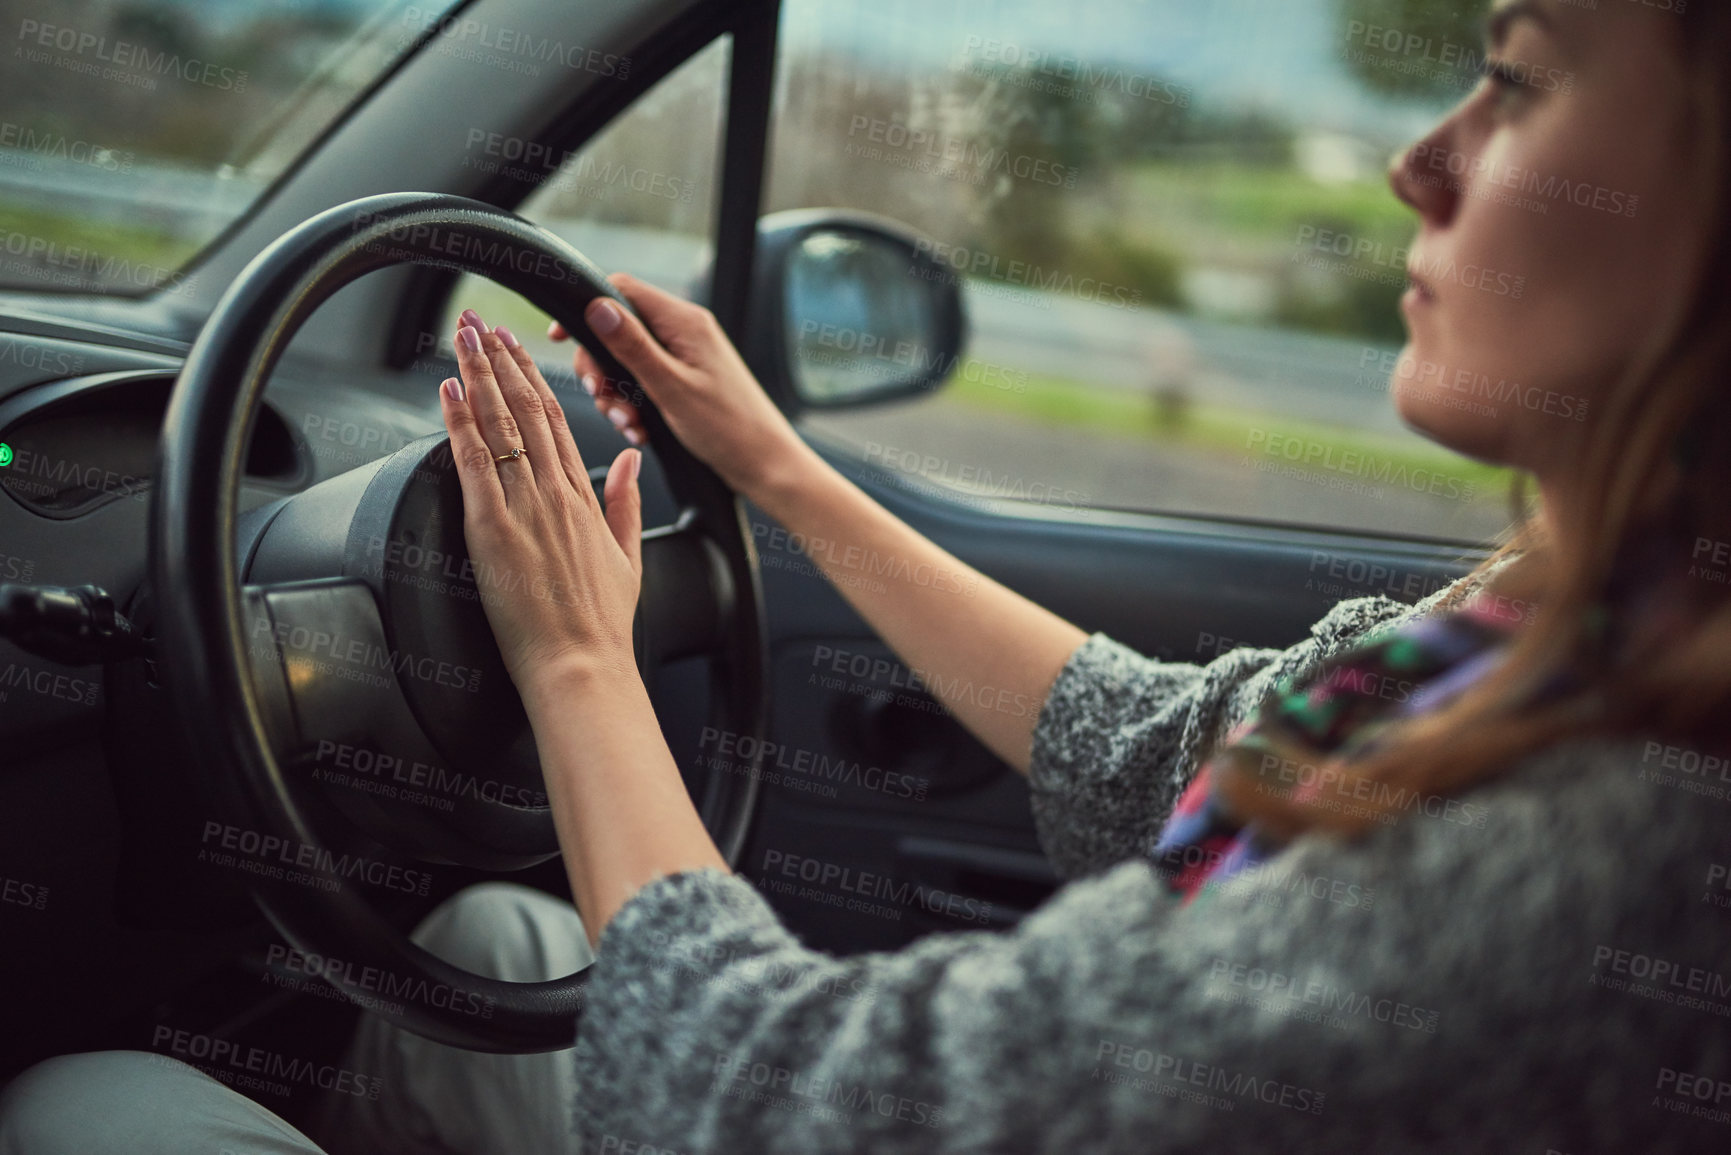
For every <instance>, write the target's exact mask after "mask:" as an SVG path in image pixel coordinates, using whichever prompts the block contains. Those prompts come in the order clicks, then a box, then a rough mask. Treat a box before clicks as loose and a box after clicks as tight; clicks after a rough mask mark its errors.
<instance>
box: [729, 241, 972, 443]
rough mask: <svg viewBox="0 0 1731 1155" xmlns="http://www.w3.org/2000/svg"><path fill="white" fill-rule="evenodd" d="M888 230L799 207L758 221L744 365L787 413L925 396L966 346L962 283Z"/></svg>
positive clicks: (927, 248)
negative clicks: (749, 367)
mask: <svg viewBox="0 0 1731 1155" xmlns="http://www.w3.org/2000/svg"><path fill="white" fill-rule="evenodd" d="M931 250H932V246H931V245H930V244H929V243H927V242H926V241H924V239H923V238H921V237H920V236H919V234H917V233H915V232H914V231H913V230H911V229H908V228H907V227H905V226H903V225H900V224H898V223H896V222H894V221H891V220H887V219H885V218H882V217H876V216H871V215H868V214H865V213H856V212H850V211H846V210H842V209H800V210H796V211H793V212H783V213H775V214H773V215H771V216H767V217H764V218H763V219H762V220H761V221H760V222H758V235H757V260H756V267H755V273H754V276H753V285H752V303H751V312H750V319H749V322H748V329H747V334H746V341H745V349H744V354H745V359H746V362H747V363H748V364H749V365H750V366H751V369H752V371H753V372H754V373H756V374H757V376H758V380H760V381H762V382H763V384H764V386H765V387H766V388H767V389H768V390H769V392H770V396H772V397H774V398H775V399H776V400H777V401H778V402H780V403H781V405H782V407H783V409H784V410H785V411H787V412H788V413H789V414H790V415H791V414H792V413H795V412H798V411H799V410H802V409H845V408H850V407H853V406H860V405H874V404H877V403H879V402H882V401H890V400H894V399H896V398H899V397H907V396H911V395H913V394H917V393H926V392H930V391H931V390H933V389H936V388H937V387H938V386H940V385H942V384H943V383H944V381H946V380H947V379H948V378H949V377H950V375H951V374H952V373H953V372H954V371H955V370H956V368H957V366H958V364H959V363H960V360H961V356H962V352H963V350H964V349H965V347H966V345H967V318H966V315H965V312H964V310H963V308H962V293H961V285H960V278H959V276H958V274H957V273H956V272H955V270H954V269H952V268H950V267H949V266H948V265H946V264H944V263H943V262H941V261H939V260H937V259H936V258H934V257H933V256H932V255H931Z"/></svg>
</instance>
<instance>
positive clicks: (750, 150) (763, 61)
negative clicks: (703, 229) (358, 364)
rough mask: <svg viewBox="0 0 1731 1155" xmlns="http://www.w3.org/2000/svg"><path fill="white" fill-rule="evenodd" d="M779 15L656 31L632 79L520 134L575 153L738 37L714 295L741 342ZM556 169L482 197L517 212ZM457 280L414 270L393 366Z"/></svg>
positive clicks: (403, 297)
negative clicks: (666, 82) (689, 65)
mask: <svg viewBox="0 0 1731 1155" xmlns="http://www.w3.org/2000/svg"><path fill="white" fill-rule="evenodd" d="M780 21H781V0H735V2H733V3H722V2H718V3H715V4H710V5H704V6H701V7H699V8H697V9H695V10H693V11H691V12H689V13H687V14H686V15H685V16H684V17H682V18H679V19H676V20H674V21H671V22H669V23H668V24H665V25H662V26H661V27H659V28H656V29H655V30H654V31H653V32H652V33H651V34H650V36H649V37H648V39H647V40H646V41H645V43H644V45H643V46H642V49H641V50H640V51H639V50H634V51H633V52H632V57H631V59H632V70H631V77H630V79H629V80H628V81H626V83H624V84H620V85H610V86H604V87H603V88H601V89H591V90H589V91H588V92H586V93H584V94H583V95H581V96H579V97H577V98H576V99H574V100H573V101H572V102H570V103H569V104H567V105H564V106H561V107H559V108H556V109H552V110H550V111H549V112H547V113H546V114H545V115H544V116H543V121H542V123H541V124H540V125H536V126H525V131H523V132H521V133H520V135H521V136H522V137H523V138H524V139H525V140H526V141H529V142H532V143H535V144H539V145H542V146H544V147H546V148H547V149H548V150H549V154H550V155H563V154H565V153H568V152H576V151H577V150H579V149H581V148H582V147H583V146H584V145H585V144H587V143H588V142H589V140H590V139H592V138H593V137H594V136H596V135H597V134H598V133H600V132H601V130H603V129H604V128H606V127H607V126H608V124H610V123H611V122H612V121H613V120H614V118H615V117H617V116H619V115H620V114H621V113H623V112H624V111H625V110H626V109H628V108H630V107H631V106H632V105H634V104H635V103H636V102H637V101H638V99H640V98H641V97H642V96H643V95H644V94H645V93H647V92H648V91H649V90H650V89H652V88H654V87H655V86H656V85H657V84H659V83H660V82H661V81H662V80H663V79H665V78H666V77H667V76H669V75H670V74H672V73H673V72H675V71H677V70H678V69H679V68H680V67H681V66H683V65H684V64H685V63H686V62H688V61H689V60H691V59H692V58H693V57H695V56H696V55H697V54H698V53H700V52H702V51H703V50H704V49H706V48H708V47H709V46H710V45H711V44H713V43H714V42H715V41H716V40H718V39H719V38H721V37H722V36H727V35H731V36H732V37H733V45H732V49H731V53H730V56H729V60H728V71H727V95H726V103H725V105H724V107H723V110H722V137H721V141H720V143H719V147H718V149H717V155H718V157H719V161H720V163H719V172H718V173H717V174H716V180H717V182H718V184H719V188H718V190H717V196H716V198H715V220H714V223H713V232H714V237H715V261H714V263H713V265H712V267H711V271H710V279H709V285H708V293H709V301H710V302H711V305H710V307H711V310H712V311H713V312H714V313H715V315H716V318H717V319H718V320H719V321H720V322H721V325H722V328H723V329H724V330H725V331H726V332H727V334H728V336H729V337H730V338H732V339H733V340H734V342H735V343H736V344H737V343H738V341H739V340H740V338H741V336H742V330H743V327H744V325H745V319H746V306H747V303H748V300H749V294H750V291H751V274H752V266H753V262H754V260H755V257H756V249H757V218H758V216H759V214H760V212H761V206H762V201H763V189H764V184H765V176H766V171H765V170H766V165H767V162H768V155H769V143H768V137H769V127H770V112H771V104H772V99H773V94H774V84H775V69H774V65H775V53H776V37H777V33H778V30H779V27H780ZM555 175H556V174H555V173H546V174H544V175H543V176H542V177H541V179H540V180H537V181H535V182H533V183H528V182H524V181H521V180H518V179H513V178H509V177H506V176H503V175H499V176H495V177H493V178H491V179H489V180H488V181H487V182H485V183H484V184H483V185H482V187H481V189H480V190H479V191H478V192H476V193H475V194H474V195H475V197H476V199H478V200H484V201H486V202H487V203H488V204H492V205H496V206H498V207H499V208H503V209H511V210H515V209H516V208H517V207H518V206H519V205H521V204H522V203H523V202H524V201H525V200H527V199H528V198H529V197H531V196H533V195H534V194H535V192H536V191H537V190H538V189H539V188H540V187H541V183H542V181H545V180H549V179H552V178H553V177H554V176H555ZM457 280H458V277H457V274H455V273H454V272H452V271H451V270H448V269H439V268H434V267H431V266H416V267H415V269H414V272H413V274H412V275H411V276H410V278H409V280H408V283H407V284H406V285H405V286H404V288H403V291H402V293H401V294H400V296H399V298H398V305H397V313H396V316H395V317H393V318H392V321H391V324H390V327H389V329H388V332H390V333H391V334H392V339H391V342H390V344H389V345H388V346H387V348H386V350H385V364H386V365H387V366H388V367H390V368H396V369H401V368H403V367H406V366H408V365H409V364H411V363H412V362H413V361H414V360H415V358H416V356H417V355H418V350H417V349H416V347H415V334H417V333H421V332H432V331H434V330H435V329H436V328H437V326H438V324H439V321H440V318H442V317H443V316H444V315H445V311H446V310H447V309H448V308H449V305H450V298H451V293H452V292H453V291H454V289H455V288H456V285H457Z"/></svg>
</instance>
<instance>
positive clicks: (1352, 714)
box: [1152, 594, 1525, 902]
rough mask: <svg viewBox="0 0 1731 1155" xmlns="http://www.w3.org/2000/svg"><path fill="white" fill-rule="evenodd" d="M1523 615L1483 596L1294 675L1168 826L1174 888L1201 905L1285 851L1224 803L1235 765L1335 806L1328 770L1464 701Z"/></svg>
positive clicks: (1212, 763) (1205, 772)
mask: <svg viewBox="0 0 1731 1155" xmlns="http://www.w3.org/2000/svg"><path fill="white" fill-rule="evenodd" d="M1522 611H1523V604H1522V603H1511V602H1509V601H1508V600H1507V599H1505V598H1497V597H1492V596H1489V595H1484V594H1480V595H1478V596H1476V597H1473V598H1471V599H1469V600H1468V601H1467V602H1466V603H1464V604H1463V605H1462V606H1461V607H1460V608H1459V609H1458V610H1455V611H1453V612H1451V613H1447V614H1442V615H1437V616H1433V617H1427V618H1420V619H1418V620H1416V621H1412V622H1409V623H1407V624H1406V625H1403V626H1400V627H1398V628H1392V627H1391V628H1384V629H1382V630H1379V631H1375V632H1373V633H1372V634H1370V635H1369V636H1368V637H1367V638H1366V639H1365V640H1364V641H1362V642H1361V643H1360V644H1359V645H1357V646H1355V647H1353V648H1352V649H1351V650H1349V651H1347V652H1346V653H1344V654H1341V655H1339V656H1337V657H1335V658H1332V659H1329V660H1328V661H1325V662H1324V663H1323V664H1322V665H1321V666H1320V667H1319V668H1318V669H1317V670H1315V671H1314V672H1313V673H1312V674H1311V676H1310V677H1309V678H1307V679H1305V680H1303V681H1301V682H1297V683H1294V681H1293V680H1292V679H1290V678H1287V679H1284V680H1282V681H1281V683H1280V684H1279V685H1277V686H1276V687H1275V689H1274V691H1273V692H1272V693H1271V694H1270V695H1269V696H1268V698H1267V699H1266V700H1265V701H1264V702H1263V703H1262V706H1261V707H1260V709H1259V710H1258V711H1257V713H1256V716H1255V717H1254V718H1252V719H1250V720H1248V721H1246V722H1245V723H1244V724H1243V725H1241V726H1239V727H1238V728H1237V729H1236V730H1234V731H1233V732H1232V734H1231V735H1230V736H1229V737H1228V739H1227V741H1226V744H1225V745H1224V746H1222V747H1221V749H1220V750H1219V752H1218V753H1217V754H1215V755H1214V757H1212V758H1210V759H1209V761H1208V762H1207V764H1205V765H1204V766H1203V767H1202V770H1201V771H1200V772H1199V773H1198V774H1197V775H1196V778H1195V779H1194V780H1193V781H1192V782H1191V783H1190V785H1189V787H1188V788H1187V789H1186V790H1185V791H1184V794H1183V796H1182V797H1181V798H1180V799H1179V801H1178V806H1177V809H1175V810H1174V811H1173V813H1172V817H1171V818H1169V819H1168V820H1167V822H1166V826H1165V828H1164V829H1163V830H1162V832H1161V835H1160V840H1159V843H1158V844H1157V845H1156V846H1155V848H1154V851H1153V854H1152V858H1153V861H1154V864H1155V866H1156V867H1157V868H1158V869H1159V870H1160V871H1161V872H1162V873H1163V874H1164V875H1165V876H1166V879H1167V882H1168V884H1169V885H1170V886H1171V887H1172V889H1173V890H1174V891H1176V892H1178V893H1180V894H1183V895H1184V896H1185V901H1186V902H1190V901H1193V900H1194V899H1196V898H1197V897H1198V895H1200V894H1201V893H1202V892H1203V891H1204V890H1205V889H1206V888H1208V887H1212V886H1217V885H1219V884H1221V883H1224V882H1225V881H1226V880H1228V879H1230V878H1232V877H1233V876H1234V875H1237V874H1241V873H1243V872H1244V871H1246V870H1249V869H1251V868H1253V867H1256V866H1258V865H1259V864H1261V863H1262V862H1264V861H1266V860H1267V859H1268V858H1269V857H1271V856H1272V855H1273V854H1274V853H1276V852H1277V851H1278V850H1279V849H1280V844H1279V843H1278V842H1276V841H1274V840H1272V839H1269V838H1267V837H1265V836H1264V834H1263V833H1262V832H1261V831H1259V830H1258V829H1257V828H1256V826H1255V824H1254V823H1251V824H1244V823H1241V822H1239V821H1238V820H1237V819H1236V818H1235V817H1234V816H1233V815H1232V813H1231V812H1230V809H1229V808H1228V807H1227V805H1226V803H1225V801H1224V799H1223V798H1222V797H1221V794H1220V790H1219V783H1220V780H1221V776H1222V775H1223V774H1224V773H1226V772H1227V767H1228V765H1229V761H1228V760H1233V761H1237V762H1238V763H1239V764H1240V765H1244V764H1245V763H1244V761H1243V760H1245V759H1251V760H1253V761H1251V762H1250V763H1249V765H1248V768H1249V769H1250V770H1251V771H1253V772H1256V771H1263V772H1265V773H1264V776H1268V775H1272V777H1273V778H1274V780H1275V781H1276V782H1277V783H1279V785H1280V786H1281V787H1282V788H1291V789H1292V792H1293V797H1294V799H1295V800H1299V801H1306V800H1310V801H1318V800H1321V801H1327V800H1326V799H1324V798H1323V795H1324V794H1325V793H1326V792H1327V791H1329V790H1331V789H1335V788H1337V787H1339V785H1340V783H1339V781H1338V779H1336V778H1335V777H1334V776H1333V775H1331V774H1327V773H1325V767H1326V765H1327V763H1329V762H1330V761H1331V760H1333V759H1335V758H1349V757H1354V756H1360V755H1363V754H1364V753H1366V752H1368V751H1370V750H1371V749H1373V748H1375V746H1376V744H1377V742H1378V739H1379V737H1381V736H1382V735H1383V734H1385V733H1386V731H1387V730H1388V729H1389V727H1391V726H1394V725H1396V724H1398V723H1399V722H1401V721H1402V720H1404V719H1407V718H1411V717H1413V716H1414V715H1417V714H1423V713H1425V712H1427V711H1431V710H1435V709H1437V708H1438V707H1440V706H1442V705H1444V704H1445V703H1447V702H1450V701H1452V700H1453V699H1455V698H1457V697H1459V696H1460V694H1461V693H1462V692H1463V691H1465V690H1466V689H1467V688H1468V687H1469V686H1471V685H1472V684H1473V683H1475V682H1477V681H1478V680H1479V679H1480V678H1483V677H1484V676H1485V675H1486V674H1488V673H1489V672H1490V671H1491V670H1492V669H1494V668H1495V667H1496V665H1497V663H1498V662H1500V661H1501V660H1502V658H1503V656H1504V654H1505V652H1506V647H1505V643H1506V642H1507V641H1508V640H1509V639H1510V638H1511V637H1512V636H1513V634H1514V631H1515V629H1516V628H1517V627H1518V626H1519V625H1520V623H1521V621H1522V620H1523V618H1524V616H1525V614H1524V613H1523V612H1522ZM1294 751H1302V752H1303V754H1304V758H1303V761H1302V762H1300V761H1298V760H1296V759H1294V758H1293V757H1292V754H1293V752H1294Z"/></svg>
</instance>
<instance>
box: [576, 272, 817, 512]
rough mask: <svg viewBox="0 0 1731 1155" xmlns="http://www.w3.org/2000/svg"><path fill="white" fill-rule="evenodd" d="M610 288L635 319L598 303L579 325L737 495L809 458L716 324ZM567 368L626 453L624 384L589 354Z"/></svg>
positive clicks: (636, 287) (630, 283)
mask: <svg viewBox="0 0 1731 1155" xmlns="http://www.w3.org/2000/svg"><path fill="white" fill-rule="evenodd" d="M608 280H609V281H611V282H612V283H613V286H614V287H615V288H617V289H618V290H619V292H620V293H621V294H622V295H623V296H624V297H625V299H626V300H627V301H630V302H631V307H632V308H634V309H636V310H637V314H638V316H637V317H633V316H631V315H630V314H629V313H627V312H626V311H625V310H623V309H620V308H618V307H617V306H616V305H614V304H613V303H612V302H611V301H608V300H607V299H606V298H605V297H599V298H597V299H596V300H595V301H593V302H592V303H591V304H590V306H589V309H588V311H587V312H586V313H585V314H584V320H586V321H587V322H588V323H589V327H590V328H591V329H593V330H594V332H595V335H596V337H597V338H599V339H600V340H601V341H602V343H603V344H605V345H606V346H607V348H608V350H609V351H610V352H611V353H612V354H613V355H614V356H615V357H617V358H618V359H619V363H620V364H622V365H624V366H625V367H626V368H627V369H629V370H630V371H631V373H632V375H633V376H635V377H636V378H637V381H638V383H639V384H640V385H641V386H642V388H643V392H644V393H646V394H648V396H649V398H650V400H652V401H654V402H655V404H656V406H657V407H658V408H659V409H660V410H661V415H662V416H663V417H664V418H666V420H667V424H668V426H669V427H670V428H671V429H672V430H673V432H674V434H675V435H676V436H677V437H678V438H679V440H680V442H681V443H682V444H684V446H685V447H686V448H687V449H689V450H691V452H692V453H694V454H695V455H696V456H697V457H698V458H699V459H700V460H702V461H703V462H705V463H706V464H707V465H709V467H710V468H711V469H714V470H715V471H716V473H718V474H720V475H721V478H722V480H723V481H725V482H727V484H728V485H729V486H731V487H732V488H733V490H734V491H735V492H736V493H740V494H743V495H745V496H746V497H748V498H755V497H756V495H757V494H758V493H760V492H761V490H762V488H763V487H764V486H765V485H767V484H770V483H771V481H772V480H774V479H778V478H779V477H780V476H781V475H782V474H783V473H785V472H786V471H788V470H791V469H793V468H795V467H797V465H798V463H800V462H802V461H803V460H805V458H806V457H808V456H809V454H810V450H809V449H807V447H806V445H805V442H804V441H802V440H800V437H799V434H798V433H796V432H795V431H794V428H793V426H792V424H791V423H789V422H788V420H787V418H786V417H785V416H783V415H782V412H781V410H780V409H777V408H776V406H775V403H774V402H773V401H771V400H770V399H769V395H768V394H767V393H765V392H764V390H763V386H762V385H760V384H759V383H758V381H757V379H756V378H755V377H753V376H752V375H751V370H750V369H748V368H746V366H745V361H744V360H743V359H741V357H740V355H739V353H738V351H737V350H736V349H734V347H733V344H732V343H731V342H730V341H728V339H727V334H726V333H724V332H722V329H721V325H720V324H719V323H718V322H717V321H716V319H715V314H713V313H711V312H710V311H709V310H708V309H705V308H704V307H703V306H701V305H695V304H692V303H691V302H689V301H684V300H681V299H680V298H678V297H675V296H674V295H673V294H671V293H668V292H664V291H663V290H661V289H658V288H656V287H655V286H654V285H651V284H647V283H646V282H643V281H640V280H638V279H637V278H635V277H633V276H630V275H628V274H626V273H615V274H613V276H611V277H609V278H608ZM638 317H641V318H642V320H639V319H638ZM548 335H549V336H550V337H552V338H553V340H555V341H559V340H563V339H564V338H565V337H567V336H569V334H567V333H566V331H565V328H564V326H562V325H560V324H559V323H558V322H557V321H555V322H554V323H553V326H552V328H551V329H550V330H549V331H548ZM574 366H575V368H576V371H577V377H578V380H580V381H582V382H583V387H584V389H585V390H586V391H588V392H589V393H590V394H591V395H592V396H593V397H594V398H595V407H596V408H597V409H598V410H600V411H601V412H602V413H603V414H604V415H606V417H607V418H608V420H610V421H612V422H613V424H614V425H615V426H617V427H618V428H619V430H620V432H621V433H623V434H624V435H625V437H626V439H627V440H629V441H630V442H631V443H632V444H633V445H641V444H642V442H643V426H642V423H641V421H640V419H639V417H638V413H637V409H636V406H635V405H633V404H632V398H631V397H630V396H629V395H628V394H629V392H630V390H631V386H630V384H629V383H627V382H620V381H613V380H609V379H608V378H606V377H605V376H604V375H603V374H602V372H601V369H600V367H599V366H598V365H597V364H596V363H595V359H594V358H593V357H591V356H590V355H589V352H588V350H586V349H582V348H579V349H578V350H577V353H576V358H575V361H574Z"/></svg>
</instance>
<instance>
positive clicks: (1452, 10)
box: [1338, 0, 1486, 97]
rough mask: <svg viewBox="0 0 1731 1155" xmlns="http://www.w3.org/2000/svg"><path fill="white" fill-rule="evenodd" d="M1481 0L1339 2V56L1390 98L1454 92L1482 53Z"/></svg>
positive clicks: (1360, 78)
mask: <svg viewBox="0 0 1731 1155" xmlns="http://www.w3.org/2000/svg"><path fill="white" fill-rule="evenodd" d="M1485 9H1486V4H1485V0H1340V39H1339V41H1338V43H1339V44H1340V45H1341V58H1342V59H1343V60H1344V61H1345V62H1346V66H1347V69H1348V70H1349V71H1350V72H1351V73H1352V74H1353V76H1354V77H1356V78H1357V79H1358V81H1359V82H1360V83H1362V84H1363V85H1364V86H1365V87H1367V88H1369V89H1371V90H1372V91H1374V92H1381V93H1387V94H1389V95H1391V96H1411V97H1438V96H1441V97H1449V96H1458V95H1459V94H1460V92H1461V89H1462V87H1463V81H1464V80H1466V79H1468V78H1469V77H1470V75H1471V73H1472V64H1471V63H1470V62H1471V61H1474V60H1476V59H1478V58H1479V56H1480V41H1481V39H1482V32H1481V28H1480V25H1481V22H1482V20H1483V18H1484V14H1485Z"/></svg>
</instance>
